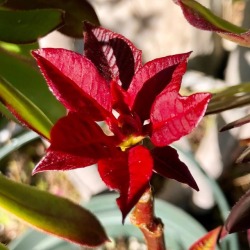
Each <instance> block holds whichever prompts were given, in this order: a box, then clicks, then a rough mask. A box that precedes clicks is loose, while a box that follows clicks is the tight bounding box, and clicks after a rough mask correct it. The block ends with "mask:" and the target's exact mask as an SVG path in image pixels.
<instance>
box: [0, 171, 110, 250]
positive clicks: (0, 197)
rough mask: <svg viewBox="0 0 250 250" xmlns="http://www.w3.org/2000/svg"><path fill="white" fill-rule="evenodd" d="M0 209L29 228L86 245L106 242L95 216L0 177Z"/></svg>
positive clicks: (58, 198) (73, 204) (64, 200)
mask: <svg viewBox="0 0 250 250" xmlns="http://www.w3.org/2000/svg"><path fill="white" fill-rule="evenodd" d="M0 207H2V208H3V209H5V210H6V211H8V212H10V213H12V214H14V215H15V216H17V217H18V218H20V219H22V220H24V221H25V222H27V223H29V224H30V225H32V226H34V227H36V228H38V229H40V230H42V231H45V232H47V233H50V234H53V235H57V236H59V237H62V238H64V239H66V240H68V241H72V242H75V243H77V244H80V245H85V246H92V247H93V246H98V245H100V244H102V243H104V242H105V241H107V240H108V238H107V236H106V233H105V231H104V229H103V227H102V226H101V224H100V222H99V221H98V220H97V219H96V217H95V216H94V215H93V214H91V213H90V212H89V211H88V210H86V209H84V208H83V207H81V206H79V205H76V204H75V203H73V202H71V201H69V200H67V199H65V198H62V197H58V196H55V195H52V194H50V193H48V192H45V191H40V190H38V189H36V188H33V187H30V186H26V185H23V184H19V183H16V182H14V181H11V180H9V179H7V178H5V177H3V176H2V175H0Z"/></svg>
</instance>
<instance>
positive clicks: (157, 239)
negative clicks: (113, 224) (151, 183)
mask: <svg viewBox="0 0 250 250" xmlns="http://www.w3.org/2000/svg"><path fill="white" fill-rule="evenodd" d="M130 221H131V223H132V224H133V225H135V226H137V227H138V228H139V229H140V230H141V232H142V233H143V235H144V238H145V241H146V244H147V247H148V250H166V247H165V242H164V232H163V223H162V221H161V220H160V219H159V218H157V217H155V214H154V199H153V196H152V191H151V189H150V188H149V189H147V190H146V192H145V193H144V194H143V195H142V197H141V199H140V200H139V201H138V202H137V204H136V206H135V208H134V210H133V212H132V213H131V215H130Z"/></svg>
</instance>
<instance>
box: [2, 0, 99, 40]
mask: <svg viewBox="0 0 250 250" xmlns="http://www.w3.org/2000/svg"><path fill="white" fill-rule="evenodd" d="M3 6H5V7H8V8H10V9H17V10H31V9H44V8H55V9H61V10H63V11H65V25H64V26H63V27H62V28H60V29H59V31H60V32H62V33H63V34H65V35H68V36H72V37H78V38H82V33H83V21H89V22H90V23H92V24H96V25H99V20H98V18H97V15H96V13H95V10H94V9H93V7H92V6H91V5H90V4H89V3H88V1H86V0H70V1H69V0H68V1H66V0H53V1H49V0H25V1H24V0H8V1H7V2H6V3H5V4H4V5H3ZM46 18H47V17H46V16H44V19H46Z"/></svg>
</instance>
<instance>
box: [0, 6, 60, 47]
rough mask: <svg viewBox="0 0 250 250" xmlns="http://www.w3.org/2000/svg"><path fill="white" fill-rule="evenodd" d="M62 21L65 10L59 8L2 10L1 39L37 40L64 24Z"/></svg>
mask: <svg viewBox="0 0 250 250" xmlns="http://www.w3.org/2000/svg"><path fill="white" fill-rule="evenodd" d="M44 17H46V18H44ZM62 23H63V12H62V11H59V10H53V9H44V10H29V11H24V10H23V11H12V10H0V30H1V32H0V41H4V42H9V43H31V42H35V41H36V40H37V39H38V38H40V37H43V36H45V35H47V34H48V33H49V32H51V31H52V30H55V29H57V28H59V27H60V26H62Z"/></svg>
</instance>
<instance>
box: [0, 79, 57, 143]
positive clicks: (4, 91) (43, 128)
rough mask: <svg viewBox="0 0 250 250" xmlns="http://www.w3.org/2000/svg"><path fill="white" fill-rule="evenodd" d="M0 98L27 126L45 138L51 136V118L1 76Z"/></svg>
mask: <svg viewBox="0 0 250 250" xmlns="http://www.w3.org/2000/svg"><path fill="white" fill-rule="evenodd" d="M0 100H1V102H2V103H3V104H4V105H5V106H6V107H7V108H8V109H10V110H11V112H12V113H13V114H14V115H15V116H16V117H17V118H18V119H19V120H20V121H21V122H23V123H24V124H25V125H26V126H28V127H29V128H31V129H32V130H34V131H36V132H37V133H38V134H40V135H42V136H44V137H45V138H47V139H49V138H50V129H51V128H52V123H51V122H50V120H49V119H48V118H47V117H46V116H45V115H44V113H43V112H42V111H41V110H40V109H38V108H37V107H36V106H35V105H34V104H33V103H32V102H31V101H30V100H29V99H28V98H26V97H25V96H24V95H23V94H22V93H21V92H19V91H18V90H17V89H15V88H14V87H13V86H12V85H10V84H9V83H8V82H7V81H6V80H4V79H3V78H1V77H0Z"/></svg>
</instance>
